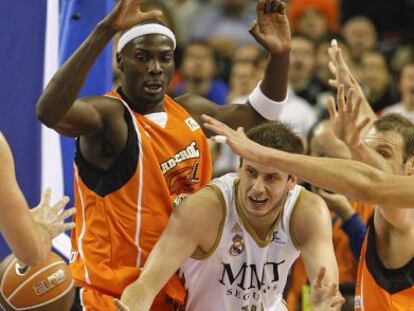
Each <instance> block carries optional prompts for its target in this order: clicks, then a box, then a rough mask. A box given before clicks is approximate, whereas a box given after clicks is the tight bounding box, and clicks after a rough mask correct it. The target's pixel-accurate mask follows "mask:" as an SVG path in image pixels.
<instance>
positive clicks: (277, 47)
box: [249, 0, 290, 54]
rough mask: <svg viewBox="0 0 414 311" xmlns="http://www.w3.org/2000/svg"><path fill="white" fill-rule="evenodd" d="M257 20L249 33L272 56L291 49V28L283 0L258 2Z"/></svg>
mask: <svg viewBox="0 0 414 311" xmlns="http://www.w3.org/2000/svg"><path fill="white" fill-rule="evenodd" d="M256 14H257V20H256V21H255V22H254V23H253V25H252V27H251V29H250V30H249V32H250V33H251V34H252V36H253V37H254V38H255V39H256V41H257V42H258V43H259V44H261V45H262V46H263V47H264V48H265V49H266V50H267V51H268V52H269V53H270V54H278V53H283V52H287V51H289V49H290V28H289V21H288V19H287V16H286V5H285V3H284V2H282V1H281V0H258V1H257V5H256Z"/></svg>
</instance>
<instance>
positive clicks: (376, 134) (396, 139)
mask: <svg viewBox="0 0 414 311" xmlns="http://www.w3.org/2000/svg"><path fill="white" fill-rule="evenodd" d="M364 142H365V143H366V144H367V145H368V146H369V147H370V148H372V149H374V150H375V151H376V153H377V154H378V155H379V156H380V157H381V158H382V159H383V160H382V161H383V162H384V163H386V164H387V166H388V168H389V172H390V173H393V174H396V175H405V165H404V164H405V163H404V140H403V137H402V136H401V134H400V133H398V132H396V131H386V132H382V131H381V132H380V131H377V130H376V129H375V128H374V127H373V128H372V129H371V130H370V131H369V132H368V133H367V135H366V136H365V138H364Z"/></svg>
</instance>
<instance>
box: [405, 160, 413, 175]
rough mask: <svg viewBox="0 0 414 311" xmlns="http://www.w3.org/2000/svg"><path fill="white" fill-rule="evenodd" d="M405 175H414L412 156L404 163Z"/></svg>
mask: <svg viewBox="0 0 414 311" xmlns="http://www.w3.org/2000/svg"><path fill="white" fill-rule="evenodd" d="M405 175H407V176H414V156H412V157H411V158H409V159H408V160H407V162H406V163H405Z"/></svg>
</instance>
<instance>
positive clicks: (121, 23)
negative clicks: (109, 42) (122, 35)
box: [103, 0, 162, 32]
mask: <svg viewBox="0 0 414 311" xmlns="http://www.w3.org/2000/svg"><path fill="white" fill-rule="evenodd" d="M161 15H162V12H160V11H158V10H153V11H149V12H142V11H141V1H140V0H119V1H118V2H117V3H116V5H115V6H114V8H113V9H112V11H111V13H110V14H109V15H108V16H107V17H106V18H105V19H104V21H103V22H104V23H106V24H107V25H109V26H110V27H111V28H112V29H113V30H114V31H116V32H117V31H121V30H126V29H129V28H131V27H132V26H134V25H136V24H139V23H141V22H144V21H147V20H151V19H156V18H158V17H160V16H161Z"/></svg>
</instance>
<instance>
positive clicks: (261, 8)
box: [256, 0, 267, 20]
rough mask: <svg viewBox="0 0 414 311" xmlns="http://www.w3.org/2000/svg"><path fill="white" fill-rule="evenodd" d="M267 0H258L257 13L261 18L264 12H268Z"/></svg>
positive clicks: (258, 17)
mask: <svg viewBox="0 0 414 311" xmlns="http://www.w3.org/2000/svg"><path fill="white" fill-rule="evenodd" d="M266 2H267V1H266V0H258V1H257V4H256V15H257V19H258V20H259V19H260V18H261V17H262V16H263V15H264V14H266Z"/></svg>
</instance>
